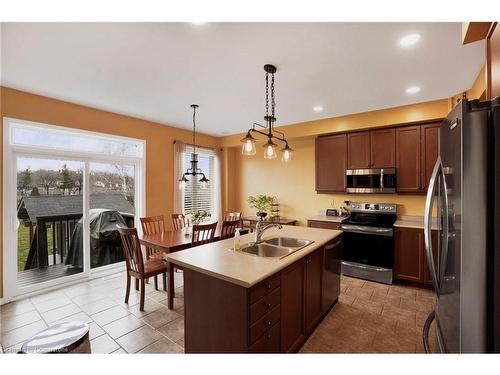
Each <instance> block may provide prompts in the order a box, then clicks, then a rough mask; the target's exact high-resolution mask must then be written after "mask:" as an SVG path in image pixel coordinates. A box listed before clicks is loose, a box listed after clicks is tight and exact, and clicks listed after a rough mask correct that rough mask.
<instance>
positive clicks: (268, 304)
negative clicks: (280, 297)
mask: <svg viewBox="0 0 500 375" xmlns="http://www.w3.org/2000/svg"><path fill="white" fill-rule="evenodd" d="M264 306H266V307H267V308H268V309H270V308H271V306H272V305H271V303H269V302H264Z"/></svg>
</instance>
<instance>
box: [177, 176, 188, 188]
mask: <svg viewBox="0 0 500 375" xmlns="http://www.w3.org/2000/svg"><path fill="white" fill-rule="evenodd" d="M186 182H189V180H188V179H187V178H186V176H185V175H183V176H182V178H181V179H180V180H179V189H181V190H183V189H185V188H186Z"/></svg>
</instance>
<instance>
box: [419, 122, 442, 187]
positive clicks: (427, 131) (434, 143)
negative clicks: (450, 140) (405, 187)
mask: <svg viewBox="0 0 500 375" xmlns="http://www.w3.org/2000/svg"><path fill="white" fill-rule="evenodd" d="M440 128H441V123H432V124H427V125H422V127H421V130H420V131H421V134H420V137H421V144H422V184H421V186H422V190H424V191H426V190H427V188H428V187H429V180H430V179H431V175H432V170H433V169H434V164H436V160H437V158H438V155H439V133H440V130H439V129H440Z"/></svg>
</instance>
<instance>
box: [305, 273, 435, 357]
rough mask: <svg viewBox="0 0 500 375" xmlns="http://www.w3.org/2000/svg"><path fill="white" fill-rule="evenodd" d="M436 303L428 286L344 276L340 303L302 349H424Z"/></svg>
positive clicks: (407, 351) (319, 351)
mask: <svg viewBox="0 0 500 375" xmlns="http://www.w3.org/2000/svg"><path fill="white" fill-rule="evenodd" d="M434 301H435V294H434V293H433V292H431V291H429V290H426V289H419V288H412V287H409V286H402V285H390V286H389V285H383V284H378V283H374V282H370V281H364V280H359V279H355V278H350V277H344V276H343V277H342V281H341V295H340V298H339V301H338V303H337V304H336V305H335V307H334V308H333V309H332V310H331V311H330V313H329V314H328V315H327V316H326V317H325V318H324V320H323V321H322V322H321V323H320V324H319V326H318V327H317V328H316V330H315V331H314V332H313V334H312V335H311V336H310V337H309V339H308V340H307V342H306V343H305V344H304V345H303V346H302V348H301V350H300V352H301V353H423V352H424V348H423V343H422V328H423V325H424V322H425V320H426V319H427V316H428V314H429V313H430V312H431V311H432V309H433V307H434ZM432 340H433V339H432V337H431V338H430V341H432Z"/></svg>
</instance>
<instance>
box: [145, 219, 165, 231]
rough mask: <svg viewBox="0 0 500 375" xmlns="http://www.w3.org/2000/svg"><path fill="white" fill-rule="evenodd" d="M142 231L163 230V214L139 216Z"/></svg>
mask: <svg viewBox="0 0 500 375" xmlns="http://www.w3.org/2000/svg"><path fill="white" fill-rule="evenodd" d="M141 225H142V232H143V233H144V234H157V233H162V232H165V220H164V218H163V215H158V216H149V217H141Z"/></svg>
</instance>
